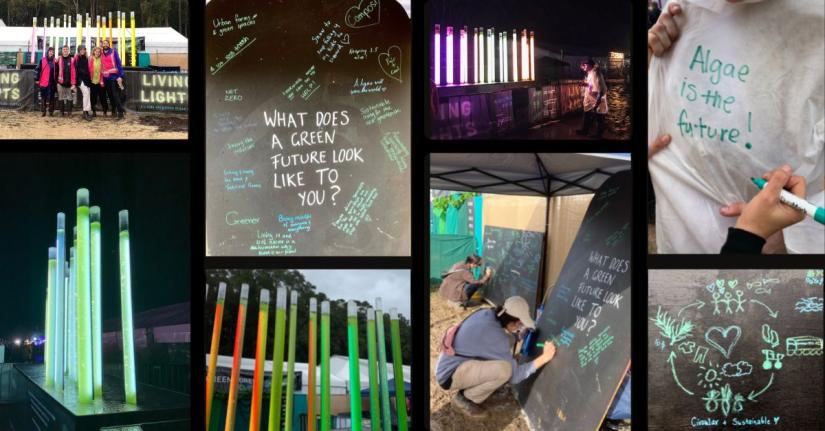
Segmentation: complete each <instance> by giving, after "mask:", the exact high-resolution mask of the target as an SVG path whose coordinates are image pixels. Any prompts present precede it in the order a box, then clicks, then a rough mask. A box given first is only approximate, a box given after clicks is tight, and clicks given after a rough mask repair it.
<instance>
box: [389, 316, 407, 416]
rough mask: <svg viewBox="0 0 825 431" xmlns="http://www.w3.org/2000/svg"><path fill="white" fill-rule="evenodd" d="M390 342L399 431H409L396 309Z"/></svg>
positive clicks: (392, 320) (392, 317)
mask: <svg viewBox="0 0 825 431" xmlns="http://www.w3.org/2000/svg"><path fill="white" fill-rule="evenodd" d="M390 342H391V343H392V377H393V379H394V380H395V412H396V414H397V415H398V431H407V395H406V392H405V391H404V366H403V365H402V362H401V328H400V326H399V323H398V312H397V311H396V310H395V308H390Z"/></svg>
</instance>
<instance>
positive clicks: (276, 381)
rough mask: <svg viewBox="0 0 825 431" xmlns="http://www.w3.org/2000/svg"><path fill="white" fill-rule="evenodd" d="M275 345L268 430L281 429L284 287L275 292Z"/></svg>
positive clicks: (284, 326) (284, 329) (284, 315)
mask: <svg viewBox="0 0 825 431" xmlns="http://www.w3.org/2000/svg"><path fill="white" fill-rule="evenodd" d="M275 297H276V299H277V300H276V302H275V346H274V347H273V349H272V383H271V385H270V387H269V431H280V429H281V393H282V386H281V385H282V383H283V378H284V337H285V334H286V288H285V287H283V286H280V287H278V290H277V291H276V293H275Z"/></svg>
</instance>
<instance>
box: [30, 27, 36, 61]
mask: <svg viewBox="0 0 825 431" xmlns="http://www.w3.org/2000/svg"><path fill="white" fill-rule="evenodd" d="M30 47H31V48H30V51H31V55H30V56H29V59H30V60H31V62H32V63H34V56H35V52H37V17H34V18H32V39H31V44H30Z"/></svg>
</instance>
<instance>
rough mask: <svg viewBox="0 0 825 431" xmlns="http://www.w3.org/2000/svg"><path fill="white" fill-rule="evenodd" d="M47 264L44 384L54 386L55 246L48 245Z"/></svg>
mask: <svg viewBox="0 0 825 431" xmlns="http://www.w3.org/2000/svg"><path fill="white" fill-rule="evenodd" d="M48 263H49V265H48V272H47V273H46V325H45V329H46V334H45V335H46V346H45V350H46V351H45V353H44V355H43V362H44V363H45V364H44V365H45V367H46V386H47V387H52V386H54V351H55V349H54V319H55V316H54V306H55V298H54V296H55V292H54V291H55V290H56V289H55V274H56V273H57V248H55V247H49V262H48Z"/></svg>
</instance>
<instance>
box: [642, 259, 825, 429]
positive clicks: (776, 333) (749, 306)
mask: <svg viewBox="0 0 825 431" xmlns="http://www.w3.org/2000/svg"><path fill="white" fill-rule="evenodd" d="M822 274H823V271H822V270H809V271H806V270H771V271H766V270H721V271H720V270H654V271H650V273H649V277H648V281H649V286H650V288H649V296H648V314H649V315H648V318H649V320H648V343H649V346H648V376H649V377H648V397H649V398H648V417H649V426H648V429H654V430H692V429H699V428H702V429H719V428H723V427H728V428H736V429H740V428H742V429H761V430H766V429H791V430H821V429H823V428H825V419H823V418H825V416H823V415H822V405H823V391H822V381H823V380H822V378H823V373H822V371H823V364H822Z"/></svg>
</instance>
